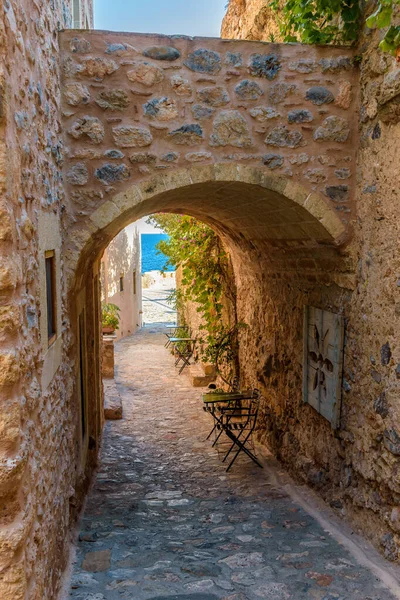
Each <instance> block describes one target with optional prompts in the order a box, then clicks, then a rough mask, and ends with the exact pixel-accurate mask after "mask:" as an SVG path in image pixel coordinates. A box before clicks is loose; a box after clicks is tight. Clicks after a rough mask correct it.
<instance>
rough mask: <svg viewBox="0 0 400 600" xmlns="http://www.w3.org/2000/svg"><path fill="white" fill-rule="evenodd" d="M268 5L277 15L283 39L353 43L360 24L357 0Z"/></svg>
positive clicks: (306, 0) (299, 0)
mask: <svg viewBox="0 0 400 600" xmlns="http://www.w3.org/2000/svg"><path fill="white" fill-rule="evenodd" d="M270 6H271V7H272V8H273V9H274V10H275V11H277V12H279V14H280V20H279V29H280V33H281V35H282V36H283V38H284V41H285V42H303V43H305V44H332V43H335V44H343V43H344V44H346V43H351V42H355V41H356V40H357V37H358V32H359V25H360V7H359V0H288V1H287V2H285V3H284V5H283V6H282V4H281V1H280V0H273V1H272V2H271V4H270Z"/></svg>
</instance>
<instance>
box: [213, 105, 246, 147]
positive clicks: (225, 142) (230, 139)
mask: <svg viewBox="0 0 400 600" xmlns="http://www.w3.org/2000/svg"><path fill="white" fill-rule="evenodd" d="M210 145H211V146H235V147H236V148H247V147H248V146H251V145H252V139H251V135H250V129H249V126H248V124H247V121H246V119H245V118H244V117H243V115H242V114H241V113H240V112H239V111H238V110H223V111H221V113H220V114H219V115H217V117H216V118H215V120H214V123H213V131H212V134H211V136H210Z"/></svg>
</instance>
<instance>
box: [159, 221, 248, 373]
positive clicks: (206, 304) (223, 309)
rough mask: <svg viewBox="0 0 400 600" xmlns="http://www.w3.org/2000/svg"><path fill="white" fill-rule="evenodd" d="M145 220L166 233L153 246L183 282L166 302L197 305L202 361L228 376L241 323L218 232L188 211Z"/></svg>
mask: <svg viewBox="0 0 400 600" xmlns="http://www.w3.org/2000/svg"><path fill="white" fill-rule="evenodd" d="M148 222H149V223H151V224H152V225H155V226H156V227H158V228H160V229H163V230H164V231H165V232H166V233H167V234H168V236H169V239H168V240H163V241H161V242H159V243H158V245H157V247H158V250H159V251H160V252H162V253H163V254H165V255H166V256H167V259H168V260H167V263H166V265H165V267H164V268H167V266H173V267H178V266H180V267H181V271H182V282H181V283H182V285H181V286H180V288H179V290H178V291H177V292H176V293H175V294H174V297H173V298H171V300H173V301H174V303H175V305H176V306H177V307H178V309H179V308H180V307H182V306H183V305H184V304H185V303H186V302H194V303H195V304H196V305H197V309H196V310H197V311H198V312H199V313H200V316H201V321H202V325H200V329H201V332H202V334H201V336H200V339H199V340H198V341H199V348H198V350H199V354H200V356H201V358H202V360H204V362H211V363H212V364H215V365H216V366H217V368H218V370H219V371H220V374H221V375H222V376H223V378H224V379H226V378H227V377H229V378H230V377H231V376H233V374H235V371H236V368H237V332H238V330H239V329H240V328H241V327H243V324H241V323H238V320H237V314H236V287H235V284H234V278H233V272H232V266H231V263H230V259H229V256H228V254H227V253H226V252H225V250H224V248H223V247H222V243H221V240H220V238H219V236H218V235H217V234H216V233H215V232H214V231H213V230H212V229H211V228H210V227H208V226H207V225H206V224H205V223H202V222H200V221H198V220H197V219H194V218H193V217H189V216H187V215H176V214H169V213H167V214H164V213H160V214H156V215H153V216H151V217H149V219H148ZM229 321H232V322H233V325H232V323H229ZM230 371H232V373H230Z"/></svg>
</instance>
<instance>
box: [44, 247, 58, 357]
mask: <svg viewBox="0 0 400 600" xmlns="http://www.w3.org/2000/svg"><path fill="white" fill-rule="evenodd" d="M45 263H46V299H47V337H48V341H49V346H50V345H51V344H52V343H53V342H54V340H55V339H56V335H57V315H56V306H57V304H56V284H55V279H56V264H55V256H54V251H51V252H46V254H45Z"/></svg>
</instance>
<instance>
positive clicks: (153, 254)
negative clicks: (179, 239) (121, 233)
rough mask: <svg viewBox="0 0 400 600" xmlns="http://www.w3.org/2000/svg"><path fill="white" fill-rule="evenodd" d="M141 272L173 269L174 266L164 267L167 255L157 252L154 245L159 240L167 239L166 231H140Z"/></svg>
mask: <svg viewBox="0 0 400 600" xmlns="http://www.w3.org/2000/svg"><path fill="white" fill-rule="evenodd" d="M141 237H142V273H147V272H148V271H161V270H165V271H175V269H174V267H168V268H167V269H165V264H166V262H167V260H168V259H167V257H166V256H165V254H159V252H158V250H157V248H156V245H157V244H158V242H160V241H161V240H167V239H168V235H167V234H166V233H142V235H141Z"/></svg>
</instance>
